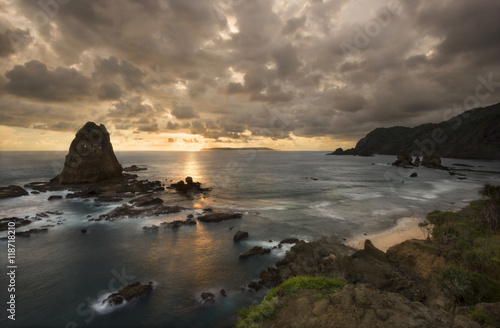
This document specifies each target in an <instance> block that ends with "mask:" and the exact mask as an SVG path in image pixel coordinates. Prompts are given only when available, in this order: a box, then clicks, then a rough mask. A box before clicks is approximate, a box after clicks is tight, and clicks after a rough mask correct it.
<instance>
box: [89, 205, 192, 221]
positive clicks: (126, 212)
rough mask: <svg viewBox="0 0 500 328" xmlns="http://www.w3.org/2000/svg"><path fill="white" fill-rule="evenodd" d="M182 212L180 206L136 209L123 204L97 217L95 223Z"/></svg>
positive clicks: (182, 208)
mask: <svg viewBox="0 0 500 328" xmlns="http://www.w3.org/2000/svg"><path fill="white" fill-rule="evenodd" d="M182 210H185V208H184V207H181V206H165V205H159V206H145V207H136V206H133V205H129V204H123V205H122V206H119V207H117V208H115V209H113V210H111V211H110V212H108V213H106V214H101V215H99V219H98V220H96V221H100V220H106V221H115V220H119V219H123V218H130V219H135V218H140V217H146V216H158V215H164V214H172V213H178V212H180V211H182Z"/></svg>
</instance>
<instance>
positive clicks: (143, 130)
mask: <svg viewBox="0 0 500 328" xmlns="http://www.w3.org/2000/svg"><path fill="white" fill-rule="evenodd" d="M0 6H1V7H0V8H1V9H2V11H3V12H5V14H4V15H0V58H2V61H1V62H0V71H1V72H0V75H1V76H0V119H1V124H3V125H8V126H14V127H27V128H41V129H48V130H54V131H71V129H75V127H77V126H78V125H81V123H82V121H86V120H95V121H99V122H102V123H105V124H106V125H107V126H108V128H109V129H110V130H111V131H117V132H118V133H120V134H121V135H123V136H124V137H123V138H129V139H127V140H132V139H133V140H147V139H148V138H153V137H154V136H155V135H157V136H158V138H160V137H161V138H162V140H165V142H164V143H165V144H175V143H182V142H186V143H189V144H190V145H194V144H196V143H210V142H220V143H226V142H240V143H248V144H252V143H254V144H255V145H261V144H266V146H267V145H271V146H272V144H273V142H274V143H276V144H277V142H278V141H279V142H283V143H285V144H286V143H288V145H290V147H292V146H293V145H295V144H297V143H299V144H300V142H301V141H300V140H302V141H303V140H305V139H307V140H317V139H316V138H320V139H321V140H327V141H328V140H330V142H331V148H335V146H336V143H338V142H340V141H342V142H344V141H345V142H349V143H350V144H351V145H352V144H353V142H355V141H356V140H357V139H358V138H360V137H362V136H363V135H365V134H366V133H367V132H369V131H370V130H372V129H374V128H376V127H380V126H392V125H409V126H414V125H417V124H421V123H425V122H437V121H441V120H444V119H446V118H449V112H450V111H449V110H450V109H452V110H453V111H454V112H455V113H457V114H458V113H459V112H461V111H463V110H466V109H469V108H471V107H475V106H486V105H489V104H491V103H495V102H499V101H500V87H498V84H499V83H500V62H499V61H498V58H500V43H499V42H498V40H500V20H499V19H498V17H500V2H497V1H473V0H461V1H453V0H444V1H438V2H437V1H423V0H373V1H364V0H287V1H285V0H252V1H246V0H245V1H241V0H206V1H205V0H203V1H200V0H166V1H164V0H161V1H160V0H144V1H137V0H123V1H111V0H87V1H69V2H67V1H48V0H41V1H31V0H16V1H14V0H6V1H5V3H3V4H2V5H0ZM480 85H482V87H480V89H481V93H480V94H479V96H478V95H476V92H477V91H476V90H478V86H480ZM123 140H125V139H123ZM194 140H196V141H194ZM327 141H324V142H325V144H326V142H327ZM311 143H312V142H303V143H302V144H303V145H305V144H307V145H310V144H311ZM321 147H323V146H321ZM328 147H330V146H328Z"/></svg>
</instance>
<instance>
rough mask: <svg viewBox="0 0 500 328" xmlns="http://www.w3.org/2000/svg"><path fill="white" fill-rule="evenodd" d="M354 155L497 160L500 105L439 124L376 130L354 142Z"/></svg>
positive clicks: (473, 111) (499, 145)
mask: <svg viewBox="0 0 500 328" xmlns="http://www.w3.org/2000/svg"><path fill="white" fill-rule="evenodd" d="M355 150H356V153H358V154H360V153H364V154H370V153H376V154H383V155H397V154H401V153H406V154H413V155H417V154H419V155H421V153H422V152H423V153H428V154H437V155H439V156H441V157H449V158H464V159H500V104H496V105H492V106H489V107H484V108H476V109H471V110H469V111H466V112H463V113H462V114H460V115H457V116H455V117H452V118H451V119H449V120H447V121H444V122H441V123H428V124H423V125H419V126H416V127H414V128H409V127H403V126H395V127H391V128H377V129H375V130H373V131H372V132H370V133H368V134H367V135H366V136H365V137H364V138H362V139H361V140H359V141H358V143H357V144H356V147H355Z"/></svg>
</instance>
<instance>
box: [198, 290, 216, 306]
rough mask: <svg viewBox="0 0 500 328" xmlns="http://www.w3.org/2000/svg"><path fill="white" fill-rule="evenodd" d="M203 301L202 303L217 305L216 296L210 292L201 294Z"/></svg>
mask: <svg viewBox="0 0 500 328" xmlns="http://www.w3.org/2000/svg"><path fill="white" fill-rule="evenodd" d="M201 300H202V303H210V304H214V303H215V295H214V294H212V293H209V292H203V293H201Z"/></svg>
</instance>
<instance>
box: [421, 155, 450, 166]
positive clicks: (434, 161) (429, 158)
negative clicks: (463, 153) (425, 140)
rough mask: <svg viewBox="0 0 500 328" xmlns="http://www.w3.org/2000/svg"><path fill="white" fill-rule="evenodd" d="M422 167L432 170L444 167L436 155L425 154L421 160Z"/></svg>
mask: <svg viewBox="0 0 500 328" xmlns="http://www.w3.org/2000/svg"><path fill="white" fill-rule="evenodd" d="M422 166H425V167H430V168H433V169H441V170H442V169H445V167H444V166H442V165H441V157H439V156H437V155H436V154H425V155H424V157H423V158H422Z"/></svg>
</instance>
